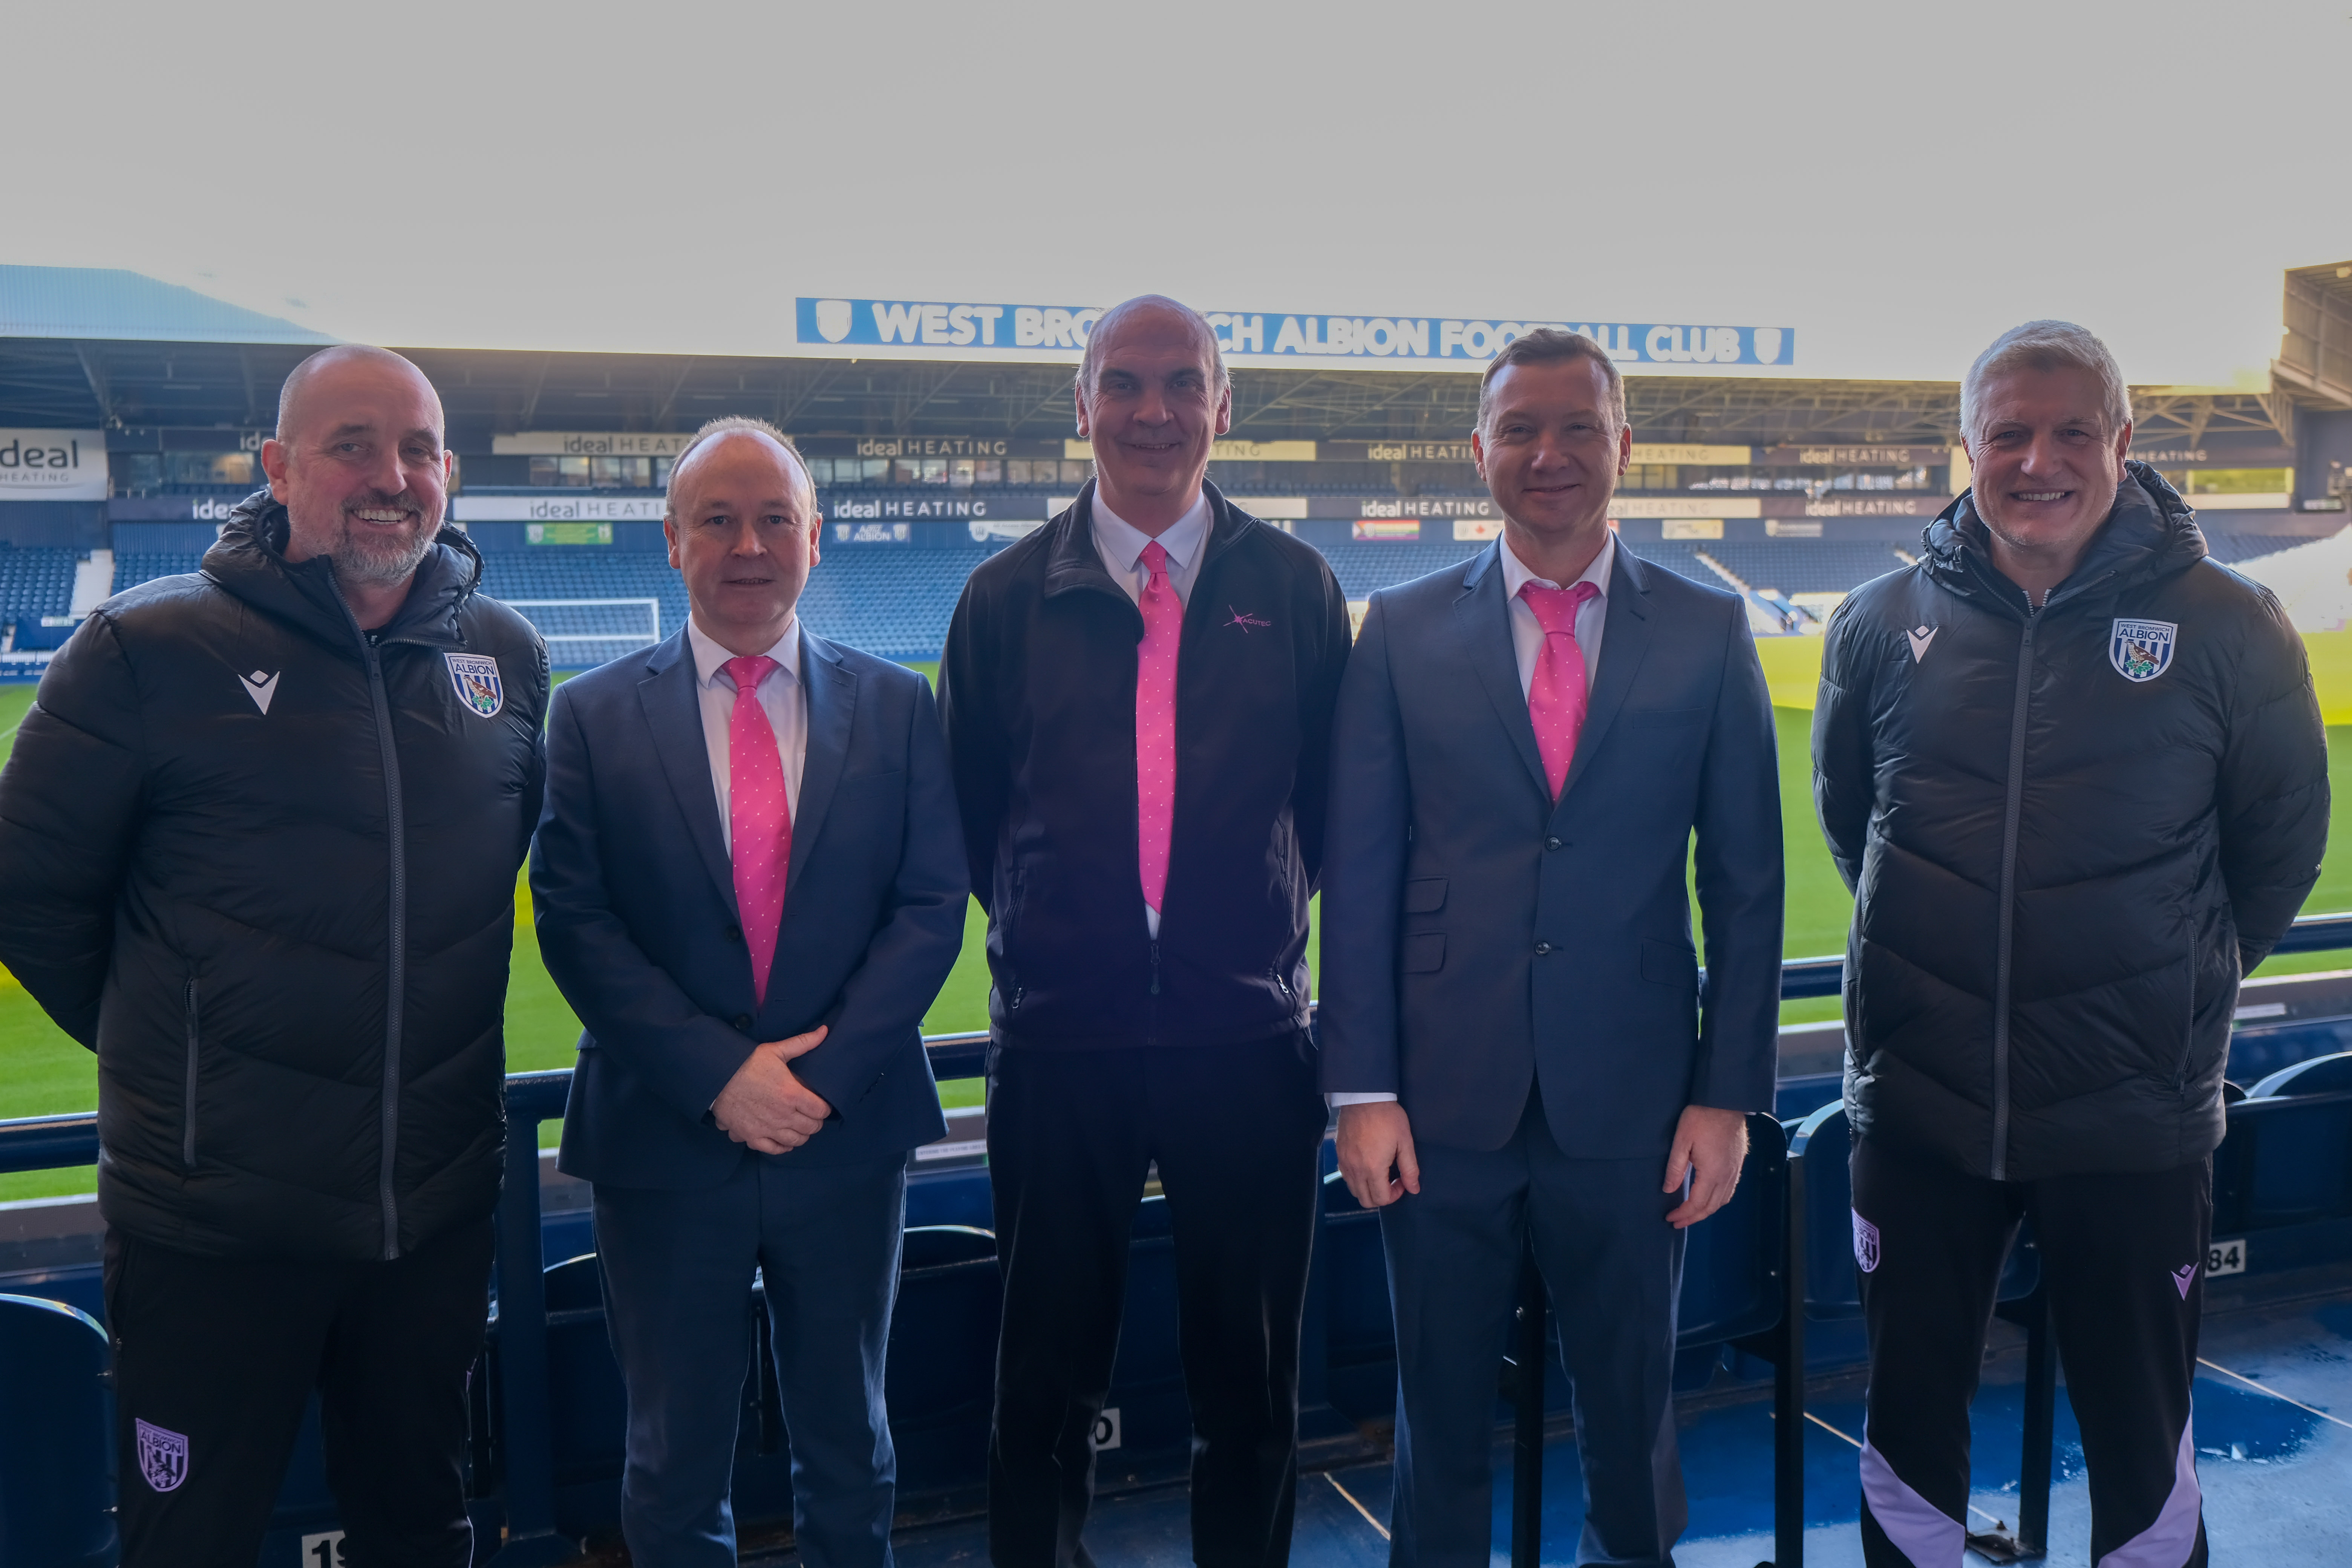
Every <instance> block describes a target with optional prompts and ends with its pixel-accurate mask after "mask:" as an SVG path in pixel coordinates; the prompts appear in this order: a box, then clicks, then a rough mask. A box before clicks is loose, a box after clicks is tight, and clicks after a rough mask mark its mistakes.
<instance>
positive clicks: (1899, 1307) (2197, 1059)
mask: <svg viewBox="0 0 2352 1568" xmlns="http://www.w3.org/2000/svg"><path fill="white" fill-rule="evenodd" d="M1960 423H1961V432H1962V436H1963V438H1964V439H1965V440H1966V441H1967V443H1968V449H1969V457H1970V458H1971V460H1972V462H1973V464H1974V467H1975V484H1974V486H1973V488H1972V489H1970V490H1969V492H1968V493H1967V494H1965V495H1962V496H1961V497H1960V498H1959V499H1958V500H1956V501H1955V502H1953V504H1952V505H1951V506H1950V507H1949V508H1948V509H1947V510H1946V511H1945V512H1944V514H1943V515H1942V516H1941V517H1939V518H1937V520H1936V521H1935V522H1934V523H1933V524H1931V525H1930V526H1929V527H1928V529H1927V534H1926V540H1925V543H1926V551H1925V553H1924V555H1923V556H1922V558H1921V560H1920V562H1919V563H1918V564H1917V565H1916V566H1914V567H1912V568H1910V569H1909V570H1907V571H1902V572H1896V573H1893V574H1888V575H1887V576H1885V577H1882V578H1880V579H1878V580H1877V581H1876V582H1874V583H1871V584H1866V585H1865V586H1864V587H1863V588H1861V589H1859V590H1857V591H1856V592H1855V593H1854V594H1853V595H1852V596H1851V597H1849V598H1848V599H1847V600H1846V601H1845V603H1844V604H1843V605H1841V606H1840V607H1839V610H1838V613H1837V614H1836V616H1834V617H1833V618H1832V623H1831V626H1830V634H1829V639H1828V645H1827V647H1825V648H1824V650H1823V662H1822V689H1821V700H1820V705H1819V707H1818V708H1817V709H1816V710H1815V713H1814V721H1813V765H1814V793H1815V798H1816V801H1817V804H1818V805H1819V808H1820V812H1821V819H1822V830H1823V832H1824V833H1825V834H1826V835H1827V836H1828V838H1829V842H1830V847H1831V851H1832V855H1833V856H1834V857H1835V858H1836V859H1837V863H1838V868H1839V870H1840V871H1841V872H1842V873H1843V876H1844V878H1845V879H1846V882H1847V884H1848V886H1850V887H1852V888H1853V889H1854V891H1855V894H1856V901H1855V906H1854V921H1853V936H1852V939H1851V941H1850V942H1849V945H1848V949H1847V957H1846V989H1845V996H1846V1033H1847V1040H1848V1047H1847V1058H1846V1064H1847V1065H1846V1109H1847V1112H1848V1115H1849V1118H1850V1119H1851V1121H1852V1124H1853V1131H1854V1137H1855V1142H1854V1151H1853V1237H1854V1258H1855V1261H1856V1263H1857V1264H1858V1265H1859V1266H1860V1268H1861V1269H1862V1291H1863V1303H1864V1315H1865V1317H1866V1319H1867V1321H1868V1326H1869V1330H1870V1344H1871V1381H1870V1395H1869V1418H1868V1427H1867V1441H1866V1442H1865V1443H1864V1448H1863V1455H1862V1482H1863V1502H1864V1506H1863V1525H1862V1528H1863V1542H1864V1554H1865V1556H1866V1558H1867V1560H1868V1561H1869V1562H1870V1563H1873V1564H1874V1565H1878V1564H1889V1563H1910V1564H1916V1565H1918V1568H1927V1565H1928V1564H1937V1565H1943V1564H1954V1565H1957V1564H1958V1563H1959V1561H1960V1554H1961V1552H1962V1550H1963V1543H1964V1530H1963V1526H1962V1519H1963V1517H1964V1515H1965V1513H1966V1511H1967V1504H1968V1493H1969V1471H1968V1437H1969V1426H1968V1406H1969V1398H1970V1396H1971V1395H1972V1394H1974V1392H1975V1388H1976V1379H1977V1370H1978V1367H1979V1364H1980V1362H1981V1358H1982V1351H1983V1345H1984V1339H1985V1332H1986V1329H1987V1327H1988V1325H1989V1321H1990V1316H1991V1310H1992V1303H1993V1295H1994V1291H1995V1288H1996V1282H1997V1280H1998V1278H1999V1276H2000V1268H2001V1262H2002V1259H2003V1258H2004V1256H2005V1255H2006V1254H2007V1252H2008V1250H2009V1247H2010V1244H2011V1240H2012V1239H2013V1238H2014V1237H2015V1236H2016V1233H2017V1229H2018V1226H2019V1224H2020V1221H2021V1219H2022V1218H2023V1217H2024V1216H2025V1215H2032V1218H2033V1222H2034V1227H2035V1234H2036V1236H2037V1237H2038V1238H2039V1242H2040V1247H2041V1254H2042V1267H2043V1268H2045V1269H2046V1270H2048V1278H2049V1283H2050V1288H2051V1289H2050V1294H2051V1306H2052V1313H2053V1328H2054V1330H2055V1331H2056V1333H2057V1336H2058V1346H2059V1352H2060V1354H2061V1356H2062V1358H2063V1362H2064V1364H2065V1369H2066V1376H2067V1386H2068V1391H2069V1394H2070V1396H2071V1398H2072V1400H2073V1404H2074V1410H2075V1414H2076V1415H2077V1416H2078V1418H2079V1419H2080V1421H2081V1425H2082V1430H2083V1447H2084V1455H2085V1458H2087V1460H2088V1462H2089V1468H2090V1488H2091V1505H2092V1531H2091V1556H2092V1559H2093V1560H2094V1561H2095V1562H2101V1563H2133V1564H2136V1565H2146V1568H2158V1565H2159V1564H2162V1565H2166V1568H2169V1565H2172V1564H2184V1563H2203V1562H2204V1561H2205V1540H2204V1527H2203V1523H2202V1520H2201V1517H2200V1511H2201V1510H2200V1494H2199V1489H2198V1485H2197V1477H2196V1468H2195V1463H2194V1454H2195V1447H2194V1443H2193V1441H2192V1438H2191V1436H2190V1429H2189V1381H2190V1377H2191V1375H2192V1373H2194V1371H2195V1363H2196V1353H2197V1349H2196V1348H2197V1330H2198V1321H2199V1316H2200V1311H2201V1309H2202V1304H2203V1289H2202V1285H2203V1281H2202V1279H2201V1273H2202V1268H2201V1265H2202V1263H2203V1260H2204V1258H2205V1249H2206V1244H2207V1241H2208V1239H2209V1233H2210V1226H2211V1222H2212V1173H2211V1161H2210V1155H2211V1152H2212V1151H2213V1149H2214V1147H2215V1146H2216V1145H2217V1144H2218V1143H2220V1142H2221V1132H2222V1099H2221V1074H2222V1069H2223V1068H2224V1066H2225V1065H2226V1062H2227V1058H2228V1054H2229V1037H2230V1021H2231V1012H2232V1010H2233V1008H2234V1006H2235V1004H2236V999H2237V991H2238V982H2239V979H2240V977H2241V976H2242V974H2243V973H2246V972H2247V971H2249V970H2251V969H2252V967H2253V966H2254V965H2255V964H2257V963H2260V962H2261V961H2262V959H2263V955H2264V954H2266V953H2267V952H2269V951H2270V949H2271V947H2272V946H2273V944H2274V943H2275V942H2277V941H2278V939H2279V937H2280V936H2281V934H2283V933H2284V931H2285V930H2286V928H2287V926H2288V924H2289V923H2290V922H2291V921H2293V920H2294V914H2295V911H2296V910H2297V909H2299V908H2300V907H2301V905H2302V903H2303V900H2304V896H2305V894H2306V893H2308V892H2309V891H2310V889H2311V887H2312V884H2313V882H2314V881H2315V879H2317V876H2318V870H2319V859H2320V855H2321V853H2322V851H2323V850H2324V848H2325V847H2326V837H2327V808H2328V793H2327V759H2326V739H2325V735H2324V732H2323V731H2322V730H2321V727H2320V719H2319V710H2318V704H2317V701H2316V700H2315V697H2314V695H2313V691H2312V687H2311V680H2310V676H2309V672H2308V670H2307V668H2306V666H2305V658H2304V650H2303V645H2302V642H2301V640H2300V638H2298V637H2296V635H2295V633H2294V629H2293V628H2292V627H2291V626H2289V625H2288V624H2287V621H2286V618H2285V616H2284V614H2283V613H2282V612H2281V610H2280V608H2279V605H2278V603H2277V601H2276V600H2275V599H2273V597H2272V596H2271V595H2270V594H2269V593H2268V592H2266V591H2265V590H2263V589H2262V588H2260V587H2258V586H2256V585H2255V584H2252V583H2250V582H2248V581H2247V580H2246V579H2244V578H2242V577H2240V576H2238V575H2237V574H2234V573H2232V572H2231V571H2229V570H2228V569H2227V568H2225V567H2222V566H2221V565H2220V564H2218V563H2215V562H2213V561H2212V560H2210V558H2209V557H2208V556H2207V554H2206V551H2205V541H2204V538H2203V536H2202V535H2201V534H2200V532H2199V531H2198V529H2197V525H2196V522H2195V521H2194V519H2193V517H2192V516H2191V514H2190V512H2189V508H2188V506H2187V505H2186V504H2185V503H2184V502H2183V501H2182V500H2181V499H2180V497H2179V495H2177V494H2176V493H2174V491H2173V489H2172V488H2171V487H2170V486H2169V485H2168V484H2166V483H2165V481H2164V480H2163V479H2162V478H2160V477H2159V476H2158V475H2157V474H2156V473H2155V472H2154V471H2153V470H2151V469H2149V468H2147V467H2146V466H2145V465H2143V464H2140V463H2137V462H2132V461H2128V460H2127V459H2126V456H2125V454H2126V452H2127V451H2128V450H2129V449H2130V445H2131V409H2130V404H2129V400H2128V398H2127V396H2126V392H2125V388H2124V384H2123V378H2122V375H2121V374H2120V373H2119V372H2118V371H2117V369H2116V363H2115V360H2114V358H2113V357H2112V356H2111V355H2110V354H2109V353H2107V351H2106V348H2105V345H2103V344H2102V343H2100V342H2099V341H2098V340H2097V339H2096V338H2095V337H2093V336H2092V335H2091V334H2090V333H2089V332H2087V331H2084V330H2083V329H2082V328H2080V327H2076V326H2073V325H2071V324H2069V323H2066V322H2063V321H2032V322H2028V323H2027V324H2025V325H2024V326H2021V327H2019V328H2017V329H2015V330H2014V331H2011V332H2008V333H2006V334H2004V335H2003V336H2002V337H2001V338H2000V339H1999V340H1998V341H1997V342H1994V343H1993V345H1992V346H1991V347H1990V349H1988V350H1986V351H1985V353H1984V354H1983V355H1982V357H1980V358H1979V360H1978V361H1977V363H1976V364H1975V365H1974V367H1972V368H1971V369H1970V371H1969V375H1968V379H1967V381H1966V382H1965V383H1964V384H1963V385H1962V389H1961V398H1960Z"/></svg>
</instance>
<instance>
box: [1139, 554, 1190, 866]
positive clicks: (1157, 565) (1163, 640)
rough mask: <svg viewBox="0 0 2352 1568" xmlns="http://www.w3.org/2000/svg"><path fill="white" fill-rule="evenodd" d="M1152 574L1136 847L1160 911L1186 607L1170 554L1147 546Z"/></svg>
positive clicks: (1172, 803) (1172, 814) (1143, 646)
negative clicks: (1172, 578)
mask: <svg viewBox="0 0 2352 1568" xmlns="http://www.w3.org/2000/svg"><path fill="white" fill-rule="evenodd" d="M1143 563H1144V565H1145V566H1147V567H1149V568H1150V572H1151V575H1150V578H1149V579H1148V580H1147V581H1146V582H1145V583H1144V584H1143V599H1142V604H1141V608H1142V610H1143V640H1142V641H1141V642H1139V643H1138V644H1136V645H1135V842H1136V869H1137V870H1138V871H1139V872H1140V873H1141V875H1142V878H1143V901H1144V902H1145V903H1147V904H1150V906H1151V907H1152V908H1153V909H1155V910H1157V909H1158V908H1160V899H1161V898H1162V897H1163V896H1164V895H1165V894H1166V893H1167V891H1168V840H1169V838H1170V837H1171V834H1172V833H1173V832H1174V830H1175V822H1176V645H1177V643H1178V642H1179V641H1180V640H1181V638H1182V637H1183V635H1184V606H1183V605H1180V604H1178V603H1177V602H1176V590H1175V589H1174V588H1173V587H1171V586H1170V585H1169V582H1168V552H1167V551H1166V550H1164V549H1162V548H1161V547H1160V542H1159V541H1158V540H1156V539H1155V540H1153V541H1152V542H1150V543H1149V544H1147V545H1145V546H1144V547H1143Z"/></svg>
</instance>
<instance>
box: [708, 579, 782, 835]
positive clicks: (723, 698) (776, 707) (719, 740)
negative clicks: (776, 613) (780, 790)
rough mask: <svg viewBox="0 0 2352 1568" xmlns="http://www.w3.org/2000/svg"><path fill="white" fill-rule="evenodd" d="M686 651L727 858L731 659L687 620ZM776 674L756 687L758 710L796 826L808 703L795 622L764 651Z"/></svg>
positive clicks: (732, 696) (732, 693)
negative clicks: (765, 718)
mask: <svg viewBox="0 0 2352 1568" xmlns="http://www.w3.org/2000/svg"><path fill="white" fill-rule="evenodd" d="M686 646H687V647H688V649H689V650H690V651H691V652H692V653H693V655H694V689H695V698H696V700H697V702H698V705H699V707H700V708H701V710H702V745H703V749H704V751H705V752H707V753H708V754H709V758H710V786H711V788H712V789H713V790H714V791H716V792H717V794H718V795H719V843H720V844H721V845H723V846H725V847H726V849H727V852H728V854H730V856H731V855H733V854H734V852H735V845H734V830H733V827H732V826H731V825H730V822H729V820H728V812H727V779H728V762H727V727H728V725H729V724H730V722H732V721H733V720H734V717H735V697H736V693H735V682H734V681H733V680H732V679H730V678H729V676H728V674H727V668H726V667H727V661H728V660H729V659H730V658H734V657H735V656H734V655H733V654H731V653H729V652H728V651H727V650H726V649H725V648H723V647H719V645H718V644H717V643H716V642H713V641H712V640H711V639H710V637H709V636H708V635H706V634H705V633H704V631H703V629H702V628H701V627H700V626H696V625H695V624H694V620H693V617H692V616H688V618H687V623H686ZM768 657H769V658H772V659H774V660H775V661H776V663H777V665H778V667H779V668H775V669H772V670H770V671H769V672H768V678H767V679H765V680H762V681H761V682H760V706H761V709H762V710H764V711H765V712H766V713H767V715H768V728H769V729H771V730H773V731H775V732H776V751H777V753H778V755H779V757H780V759H781V760H782V763H783V764H784V800H785V803H786V804H787V805H789V806H790V808H791V810H792V814H793V818H794V819H795V820H797V819H798V818H799V816H800V814H801V768H802V764H803V763H804V762H805V761H806V760H807V757H808V699H807V696H806V694H805V693H804V692H803V690H802V688H801V623H800V617H799V616H793V619H792V620H791V621H790V622H788V623H787V624H786V625H785V626H784V635H783V636H782V637H779V638H777V639H776V646H775V647H772V648H770V649H769V650H768Z"/></svg>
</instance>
